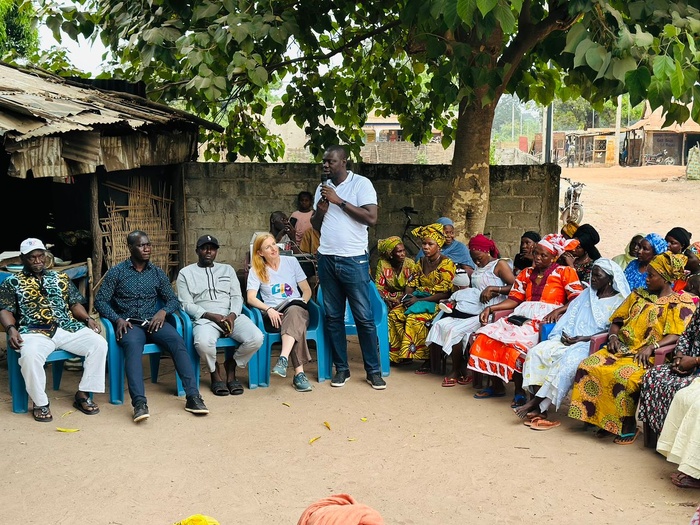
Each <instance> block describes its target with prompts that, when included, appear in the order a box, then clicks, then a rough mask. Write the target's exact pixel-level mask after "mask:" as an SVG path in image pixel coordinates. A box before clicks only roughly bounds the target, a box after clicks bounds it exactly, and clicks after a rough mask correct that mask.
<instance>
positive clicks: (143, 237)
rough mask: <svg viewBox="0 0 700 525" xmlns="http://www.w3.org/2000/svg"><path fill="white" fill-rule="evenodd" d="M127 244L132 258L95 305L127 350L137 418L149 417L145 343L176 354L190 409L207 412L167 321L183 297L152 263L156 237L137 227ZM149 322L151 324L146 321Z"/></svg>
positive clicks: (106, 283)
mask: <svg viewBox="0 0 700 525" xmlns="http://www.w3.org/2000/svg"><path fill="white" fill-rule="evenodd" d="M126 242H127V244H128V246H129V253H130V254H131V256H130V257H129V258H128V259H126V260H125V261H122V262H120V263H119V264H116V265H114V266H112V268H110V269H109V270H108V271H107V273H106V274H105V276H104V279H103V281H102V285H101V286H100V290H99V291H98V292H97V295H96V296H95V309H96V310H97V311H98V312H99V313H100V316H102V317H103V318H104V319H107V320H109V321H111V322H112V324H113V325H114V331H115V335H116V338H117V342H118V343H119V345H120V346H121V347H122V349H123V351H124V368H125V371H126V380H127V383H128V385H129V395H130V396H131V404H132V406H133V407H134V422H135V423H138V422H139V421H143V420H144V419H147V418H148V417H150V413H149V411H148V405H147V403H146V393H145V386H144V382H143V363H142V356H143V346H144V345H145V344H146V343H156V344H158V345H161V346H164V347H165V348H167V350H168V352H169V353H170V354H171V356H172V358H173V362H174V363H175V370H177V373H178V374H179V375H180V379H181V380H182V386H183V388H184V389H185V395H186V396H187V402H186V404H185V410H187V411H188V412H191V413H193V414H200V415H203V414H208V413H209V410H208V409H207V407H206V405H205V404H204V400H203V399H202V396H201V395H200V394H199V389H198V388H197V384H196V382H195V376H194V368H193V367H192V361H191V360H190V357H189V355H188V353H187V347H186V345H185V341H184V339H183V338H182V336H180V334H178V333H177V330H176V329H175V327H174V326H173V325H171V324H170V323H168V322H167V321H166V319H165V318H166V316H167V315H168V314H170V315H172V314H175V312H176V311H177V310H178V309H179V308H180V301H179V300H178V298H177V296H176V295H175V292H174V291H173V288H172V285H171V284H170V281H169V280H168V277H167V275H165V272H164V271H163V270H162V269H161V268H159V267H157V266H156V265H154V264H152V263H151V261H150V258H151V241H150V240H149V238H148V235H147V234H146V232H144V231H141V230H136V231H132V232H131V233H130V234H129V235H128V236H127V238H126ZM129 319H131V321H130V320H129ZM136 320H139V321H140V322H138V321H136ZM145 321H148V322H147V323H145V324H144V322H145Z"/></svg>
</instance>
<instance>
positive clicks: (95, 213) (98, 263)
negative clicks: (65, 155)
mask: <svg viewBox="0 0 700 525" xmlns="http://www.w3.org/2000/svg"><path fill="white" fill-rule="evenodd" d="M98 169H99V168H98ZM88 176H89V177H90V234H91V235H92V261H93V264H92V271H93V274H92V275H90V276H89V278H88V281H89V282H90V286H92V285H93V283H96V282H98V281H100V277H102V259H103V257H102V230H101V229H100V208H99V203H100V199H99V183H98V180H97V173H92V174H90V175H88Z"/></svg>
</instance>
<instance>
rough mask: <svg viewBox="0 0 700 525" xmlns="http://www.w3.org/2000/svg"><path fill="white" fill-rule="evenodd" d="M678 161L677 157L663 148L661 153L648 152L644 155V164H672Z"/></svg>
mask: <svg viewBox="0 0 700 525" xmlns="http://www.w3.org/2000/svg"><path fill="white" fill-rule="evenodd" d="M675 163H676V159H674V158H673V157H671V156H670V155H669V154H668V151H666V150H663V151H662V152H660V153H647V154H645V155H644V165H645V166H649V165H652V164H666V165H667V166H671V165H673V164H675Z"/></svg>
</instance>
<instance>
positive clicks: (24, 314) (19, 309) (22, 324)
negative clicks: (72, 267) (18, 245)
mask: <svg viewBox="0 0 700 525" xmlns="http://www.w3.org/2000/svg"><path fill="white" fill-rule="evenodd" d="M84 302H85V298H84V297H83V296H82V295H81V293H80V292H79V291H78V289H77V288H76V287H75V285H74V284H73V281H71V280H70V278H69V277H68V276H67V275H66V274H65V273H63V272H54V271H50V270H44V271H43V272H42V274H41V278H38V277H35V276H34V275H33V274H32V273H28V272H26V271H24V270H22V272H21V273H18V274H16V275H11V276H10V277H8V278H7V279H5V280H4V281H3V282H2V284H0V309H2V310H7V311H9V312H12V314H13V315H14V316H15V321H16V322H17V325H18V326H17V330H18V331H19V333H20V334H27V333H41V334H44V335H46V336H48V337H53V336H54V334H55V333H56V328H58V327H60V328H63V329H64V330H66V331H67V332H77V331H78V330H80V329H81V328H85V324H83V323H81V322H80V321H78V320H77V319H76V318H75V317H73V314H72V313H71V311H70V307H71V306H73V305H74V304H76V303H84Z"/></svg>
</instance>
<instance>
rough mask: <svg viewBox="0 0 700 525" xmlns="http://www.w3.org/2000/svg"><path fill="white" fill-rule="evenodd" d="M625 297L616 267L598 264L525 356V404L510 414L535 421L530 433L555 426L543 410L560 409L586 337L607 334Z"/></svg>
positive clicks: (584, 349) (585, 347) (584, 350)
mask: <svg viewBox="0 0 700 525" xmlns="http://www.w3.org/2000/svg"><path fill="white" fill-rule="evenodd" d="M629 294H630V289H629V285H628V284H627V279H626V278H625V274H624V272H623V271H622V269H621V268H620V266H619V265H618V264H617V263H614V262H612V261H611V260H610V259H603V258H600V259H597V260H596V261H595V262H594V263H593V267H592V268H591V280H590V286H588V287H586V289H585V290H584V291H583V292H581V294H580V295H578V296H577V297H576V298H575V299H574V300H572V301H571V304H570V305H569V308H568V309H567V311H566V313H565V314H564V315H562V316H561V318H559V320H558V321H557V324H556V325H555V326H554V328H553V329H552V331H551V332H550V334H549V337H548V338H547V340H546V341H542V342H541V343H539V344H537V345H535V346H534V347H532V348H531V349H530V351H529V352H528V353H527V357H526V358H525V363H524V364H523V388H524V389H526V390H528V389H529V391H530V400H529V401H528V402H527V403H525V404H524V405H523V406H521V407H517V408H515V409H514V410H515V413H516V414H517V415H518V416H520V417H521V418H522V419H528V420H530V421H532V420H535V421H534V423H533V424H534V425H535V426H534V428H535V430H546V429H549V428H553V427H554V426H558V425H559V422H558V421H547V409H548V408H549V407H550V406H551V405H554V408H555V409H556V410H558V409H559V407H560V406H561V403H562V401H563V400H564V398H565V397H566V396H567V395H568V393H569V391H570V390H571V387H572V386H573V384H574V376H575V375H576V370H577V368H578V364H579V363H580V362H581V361H582V360H584V359H585V358H586V357H588V354H589V347H590V340H591V336H593V335H595V334H597V333H600V332H605V331H607V330H608V328H609V327H610V316H611V315H612V314H613V312H614V311H615V310H617V307H618V306H620V304H621V303H622V301H623V300H624V299H625V297H627V296H628V295H629ZM531 428H533V427H532V425H531Z"/></svg>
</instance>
